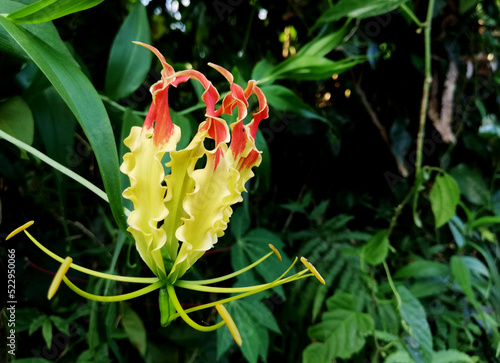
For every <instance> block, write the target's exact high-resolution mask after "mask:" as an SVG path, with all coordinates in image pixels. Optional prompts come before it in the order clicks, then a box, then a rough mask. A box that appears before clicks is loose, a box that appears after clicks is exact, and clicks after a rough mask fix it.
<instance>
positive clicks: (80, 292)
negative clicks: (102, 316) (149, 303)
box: [63, 276, 163, 302]
mask: <svg viewBox="0 0 500 363" xmlns="http://www.w3.org/2000/svg"><path fill="white" fill-rule="evenodd" d="M63 281H64V283H65V284H66V285H67V286H68V287H69V288H70V289H71V290H73V291H74V292H76V293H77V294H78V295H80V296H83V297H84V298H86V299H89V300H95V301H101V302H117V301H124V300H130V299H133V298H135V297H139V296H142V295H145V294H147V293H149V292H151V291H154V290H156V289H159V288H160V287H162V286H163V282H162V281H157V282H155V283H154V284H151V285H149V286H146V287H144V288H142V289H139V290H137V291H134V292H129V293H127V294H122V295H114V296H100V295H94V294H90V293H88V292H86V291H84V290H82V289H80V288H79V287H77V286H76V285H75V284H73V283H72V282H71V281H70V280H69V279H68V278H67V277H66V276H64V277H63Z"/></svg>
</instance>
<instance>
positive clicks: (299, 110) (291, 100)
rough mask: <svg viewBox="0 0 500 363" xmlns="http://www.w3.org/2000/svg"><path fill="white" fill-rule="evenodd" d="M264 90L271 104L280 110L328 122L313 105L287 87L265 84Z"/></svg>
mask: <svg viewBox="0 0 500 363" xmlns="http://www.w3.org/2000/svg"><path fill="white" fill-rule="evenodd" d="M262 92H264V94H265V95H266V99H267V102H268V103H269V105H270V106H271V107H273V108H275V109H276V110H278V111H280V112H285V113H294V114H297V115H299V116H302V117H306V118H310V119H316V120H320V121H323V122H328V120H327V119H325V118H324V117H323V116H321V115H319V114H318V113H317V112H316V111H315V110H314V109H313V108H312V107H311V106H309V105H308V104H307V103H305V102H304V101H302V100H301V99H300V98H299V97H298V96H297V95H296V94H295V93H294V92H292V91H291V90H290V89H288V88H286V87H283V86H279V85H269V86H265V85H264V86H262Z"/></svg>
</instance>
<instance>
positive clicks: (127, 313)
mask: <svg viewBox="0 0 500 363" xmlns="http://www.w3.org/2000/svg"><path fill="white" fill-rule="evenodd" d="M121 323H122V325H123V329H125V333H127V336H128V339H129V340H130V342H131V343H132V345H133V346H134V347H135V348H136V349H137V350H138V351H139V353H141V356H143V357H144V356H145V354H146V346H147V338H146V328H145V327H144V323H143V322H142V320H141V318H140V316H139V315H137V313H136V312H135V311H134V310H133V309H132V308H131V307H130V305H129V304H122V319H121Z"/></svg>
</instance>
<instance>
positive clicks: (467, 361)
mask: <svg viewBox="0 0 500 363" xmlns="http://www.w3.org/2000/svg"><path fill="white" fill-rule="evenodd" d="M432 361H433V362H439V363H475V362H476V360H475V359H472V357H471V356H469V355H467V354H465V353H463V352H460V351H458V350H455V349H448V350H440V351H438V352H434V354H433V355H432Z"/></svg>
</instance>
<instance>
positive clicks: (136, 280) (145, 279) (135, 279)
mask: <svg viewBox="0 0 500 363" xmlns="http://www.w3.org/2000/svg"><path fill="white" fill-rule="evenodd" d="M20 228H21V227H20ZM23 232H24V233H25V234H26V235H27V236H28V238H29V239H30V240H31V241H32V242H33V243H34V244H35V245H36V246H37V247H38V248H39V249H41V250H42V251H43V252H45V253H46V254H47V255H49V256H50V257H52V258H53V259H54V260H56V261H58V262H60V263H63V262H64V258H62V257H60V256H58V255H56V254H55V253H54V252H52V251H50V250H49V249H48V248H46V247H45V246H44V245H42V244H41V243H40V242H38V241H37V240H36V239H35V238H34V237H33V236H32V235H31V234H29V232H28V231H26V230H23ZM69 267H70V268H72V269H74V270H77V271H80V272H83V273H86V274H88V275H92V276H95V277H100V278H103V279H107V280H114V281H122V282H134V283H139V284H152V283H155V282H158V281H159V279H158V278H157V277H130V276H118V275H111V274H107V273H103V272H98V271H94V270H91V269H88V268H85V267H82V266H79V265H76V264H74V263H72V264H71V265H70V266H69Z"/></svg>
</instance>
